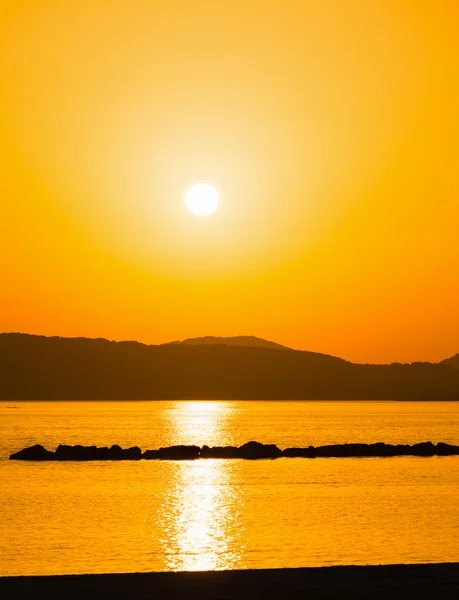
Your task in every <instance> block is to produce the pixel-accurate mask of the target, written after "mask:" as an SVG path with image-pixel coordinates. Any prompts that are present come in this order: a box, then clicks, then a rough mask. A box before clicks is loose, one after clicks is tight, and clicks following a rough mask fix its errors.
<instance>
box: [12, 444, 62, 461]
mask: <svg viewBox="0 0 459 600" xmlns="http://www.w3.org/2000/svg"><path fill="white" fill-rule="evenodd" d="M10 460H40V461H41V460H54V452H50V451H49V450H46V448H44V447H43V446H41V445H40V444H35V446H30V447H29V448H24V449H23V450H19V452H15V453H13V454H12V455H11V456H10Z"/></svg>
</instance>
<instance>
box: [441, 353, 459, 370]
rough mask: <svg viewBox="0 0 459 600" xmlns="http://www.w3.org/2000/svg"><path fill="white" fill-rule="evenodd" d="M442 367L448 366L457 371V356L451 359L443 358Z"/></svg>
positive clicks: (458, 358) (458, 356)
mask: <svg viewBox="0 0 459 600" xmlns="http://www.w3.org/2000/svg"><path fill="white" fill-rule="evenodd" d="M441 362H442V364H443V365H448V366H449V367H453V369H459V354H456V355H455V356H452V357H451V358H445V360H442V361H441Z"/></svg>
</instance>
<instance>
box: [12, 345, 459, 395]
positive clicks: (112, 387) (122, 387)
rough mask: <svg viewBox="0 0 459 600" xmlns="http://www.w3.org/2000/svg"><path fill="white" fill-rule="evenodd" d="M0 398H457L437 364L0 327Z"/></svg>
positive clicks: (455, 373)
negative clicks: (353, 359)
mask: <svg viewBox="0 0 459 600" xmlns="http://www.w3.org/2000/svg"><path fill="white" fill-rule="evenodd" d="M0 399H1V400H130V399H131V400H155V399H157V400H160V399H215V400H216V399H234V400H246V399H247V400H248V399H259V400H385V399H386V400H421V399H422V400H459V369H453V368H451V367H450V366H448V365H446V364H431V363H413V364H412V365H402V364H392V365H358V364H353V363H350V362H347V361H345V360H342V359H340V358H335V357H333V356H328V355H326V354H317V353H314V352H303V351H298V350H283V351H279V350H273V349H272V348H264V347H261V348H260V347H245V346H233V345H224V344H216V345H209V344H206V343H203V344H199V345H195V344H183V343H179V344H166V345H161V346H146V345H144V344H140V343H138V342H109V341H107V340H104V339H94V340H91V339H85V338H57V337H52V338H48V337H42V336H33V335H26V334H15V333H10V334H0Z"/></svg>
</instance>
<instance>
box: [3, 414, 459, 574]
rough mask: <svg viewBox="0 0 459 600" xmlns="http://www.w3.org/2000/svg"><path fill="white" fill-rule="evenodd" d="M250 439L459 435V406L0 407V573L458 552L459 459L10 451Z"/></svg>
mask: <svg viewBox="0 0 459 600" xmlns="http://www.w3.org/2000/svg"><path fill="white" fill-rule="evenodd" d="M249 440H257V441H260V442H264V443H275V444H277V445H278V446H279V447H280V448H285V447H288V446H295V445H296V446H308V445H310V444H313V445H320V444H327V443H345V442H377V441H384V442H391V443H414V442H420V441H425V440H431V441H432V442H439V441H444V442H448V443H453V444H459V403H453V402H449V403H444V402H439V403H421V402H419V403H417V402H416V403H395V402H116V403H115V402H99V403H96V402H84V403H83V402H81V403H80V402H73V403H72V402H59V403H44V402H39V403H38V402H37V403H32V402H31V403H0V485H1V495H0V529H1V532H0V533H1V534H0V574H1V575H29V574H56V573H59V574H63V573H102V572H127V571H162V570H206V569H236V568H237V569H239V568H265V567H300V566H318V565H339V564H383V563H408V562H410V563H418V562H439V561H441V562H443V561H457V560H459V457H434V458H414V457H398V458H384V459H374V458H366V459H313V460H310V459H301V458H297V459H287V458H282V459H278V460H275V461H269V460H266V461H244V460H201V461H194V462H193V461H184V462H172V461H171V462H169V461H139V462H114V463H110V462H108V463H106V462H103V463H102V462H101V463H96V462H95V463H26V462H16V461H8V456H9V454H10V453H12V452H14V451H16V450H19V449H20V448H23V447H25V446H29V445H31V444H35V443H41V444H43V445H44V446H46V447H47V448H49V449H54V448H55V447H56V446H57V445H58V444H59V443H67V444H76V443H81V444H85V445H90V444H96V445H99V446H103V445H111V444H114V443H118V444H120V445H121V446H123V447H128V446H133V445H138V446H140V447H141V448H142V449H146V448H158V447H160V446H167V445H172V444H198V445H203V444H209V445H229V444H231V445H241V444H243V443H245V442H247V441H249Z"/></svg>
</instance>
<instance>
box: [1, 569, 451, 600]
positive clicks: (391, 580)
mask: <svg viewBox="0 0 459 600" xmlns="http://www.w3.org/2000/svg"><path fill="white" fill-rule="evenodd" d="M0 595H1V597H2V598H5V599H6V598H27V599H29V598H34V599H35V600H49V599H50V598H65V599H66V600H81V599H82V598H84V599H85V600H93V599H96V598H97V599H98V600H99V598H109V599H110V600H121V599H123V600H125V599H126V598H132V599H134V598H136V599H139V600H140V599H142V600H150V599H151V600H153V599H157V598H168V599H170V600H175V598H180V599H182V598H185V599H186V600H198V599H199V600H228V599H229V598H238V600H245V599H247V600H253V598H263V599H264V600H267V599H271V598H272V599H276V600H278V599H282V598H290V599H292V598H313V599H314V600H331V599H334V600H336V599H338V598H339V599H340V600H348V599H349V600H350V599H352V600H356V599H361V600H363V599H364V598H371V599H372V600H386V599H387V598H390V599H391V600H407V599H409V598H414V599H416V600H427V599H429V600H432V599H434V598H435V599H440V598H441V599H445V598H451V599H456V598H458V597H459V564H458V563H449V564H448V563H446V564H422V565H421V564H420V565H379V566H365V567H364V566H345V567H313V568H303V569H248V570H243V571H207V572H206V571H204V572H203V571H201V572H197V573H196V572H195V573H193V572H188V573H187V572H179V573H123V574H114V573H113V574H104V575H59V576H41V577H0Z"/></svg>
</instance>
